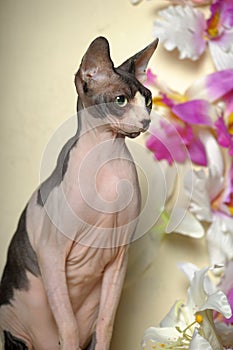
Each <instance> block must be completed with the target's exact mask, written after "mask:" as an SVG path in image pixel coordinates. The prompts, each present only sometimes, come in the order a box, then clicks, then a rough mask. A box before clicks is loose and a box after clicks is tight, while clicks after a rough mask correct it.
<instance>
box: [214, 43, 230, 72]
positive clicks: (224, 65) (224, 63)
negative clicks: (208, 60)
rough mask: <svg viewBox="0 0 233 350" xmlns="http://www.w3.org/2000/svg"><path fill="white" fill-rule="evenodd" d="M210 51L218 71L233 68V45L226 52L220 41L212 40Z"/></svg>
mask: <svg viewBox="0 0 233 350" xmlns="http://www.w3.org/2000/svg"><path fill="white" fill-rule="evenodd" d="M232 40H233V39H232ZM209 50H210V53H211V57H212V60H213V62H214V65H215V67H216V69H217V70H221V69H229V68H231V69H232V68H233V45H231V47H230V48H229V50H228V51H226V50H224V48H222V47H221V46H220V45H219V42H218V41H215V40H211V41H209Z"/></svg>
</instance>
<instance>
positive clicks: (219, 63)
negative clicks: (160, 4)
mask: <svg viewBox="0 0 233 350" xmlns="http://www.w3.org/2000/svg"><path fill="white" fill-rule="evenodd" d="M174 3H179V4H181V3H183V4H184V3H185V1H182V2H180V1H175V2H174ZM186 3H188V2H186ZM193 3H194V1H193ZM198 3H200V2H199V1H195V4H196V5H198ZM189 5H190V2H189V4H188V5H186V6H181V5H178V6H170V7H168V8H167V9H165V10H162V11H160V12H159V15H160V17H161V18H159V19H156V20H155V22H154V34H155V35H156V37H159V38H160V40H161V42H163V43H164V46H165V48H166V49H167V50H169V51H170V50H173V49H175V48H177V49H178V51H179V57H180V59H184V58H189V59H192V60H197V59H198V58H199V57H200V56H201V55H202V54H203V52H204V51H205V49H206V47H207V45H209V49H210V53H211V56H212V59H213V62H214V64H215V66H216V68H217V69H218V70H220V69H226V68H233V44H232V39H233V28H232V9H233V3H232V1H222V0H215V1H213V3H212V5H211V6H210V17H209V18H208V19H206V18H205V16H204V13H203V12H202V11H200V10H198V9H196V8H193V7H192V6H189Z"/></svg>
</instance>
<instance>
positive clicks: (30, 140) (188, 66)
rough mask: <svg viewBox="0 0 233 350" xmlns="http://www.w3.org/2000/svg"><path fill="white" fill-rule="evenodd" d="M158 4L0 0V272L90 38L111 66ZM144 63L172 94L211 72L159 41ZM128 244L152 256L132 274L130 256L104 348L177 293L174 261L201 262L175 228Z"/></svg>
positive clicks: (126, 338)
mask: <svg viewBox="0 0 233 350" xmlns="http://www.w3.org/2000/svg"><path fill="white" fill-rule="evenodd" d="M166 5H167V2H166V1H159V0H156V1H155V0H154V1H144V2H142V3H141V4H140V5H139V6H132V5H131V4H130V1H129V0H117V1H110V0H99V1H97V0H92V1H87V0H86V1H81V0H67V1H64V0H40V1H36V0H20V1H18V0H1V1H0V63H1V64H0V82H1V84H0V92H1V95H0V96H1V104H0V109H1V114H0V118H1V119H0V122H1V128H0V143H1V147H0V157H1V174H0V176H1V178H0V189H1V203H2V204H1V212H0V223H1V224H0V225H1V229H0V269H1V270H2V268H3V265H4V262H5V257H6V250H7V246H8V244H9V241H10V238H11V236H12V234H13V232H14V230H15V228H16V225H17V221H18V218H19V215H20V213H21V211H22V210H23V208H24V206H25V204H26V202H27V201H28V199H29V197H30V195H31V193H32V191H33V190H34V189H35V188H36V187H37V186H38V184H39V171H40V161H41V158H42V155H43V150H44V148H45V147H46V145H47V143H48V141H49V139H50V138H51V136H52V135H53V133H54V131H55V130H56V128H57V127H58V126H59V125H60V124H61V123H62V122H63V121H64V120H66V119H67V118H69V117H70V116H73V115H74V114H75V110H76V91H75V87H74V84H73V78H74V73H75V72H76V71H77V69H78V66H79V63H80V60H81V58H82V55H83V54H84V52H85V50H86V48H87V47H88V45H89V43H90V42H91V41H92V39H94V38H95V37H96V36H99V35H104V36H106V37H107V38H108V39H109V41H110V45H111V54H112V58H113V61H114V62H115V64H116V65H118V64H120V63H121V62H122V61H124V60H125V59H126V58H128V57H129V56H131V55H133V54H134V53H136V52H137V51H139V50H140V49H142V48H144V47H145V46H146V45H147V44H148V43H150V42H151V41H152V40H153V37H152V26H153V19H154V17H155V14H156V11H157V10H158V9H160V8H162V7H163V6H166ZM150 66H151V67H153V70H154V71H155V72H156V73H158V74H159V76H160V77H161V78H163V79H164V80H166V81H167V82H168V84H170V86H171V87H173V88H174V89H176V90H179V91H181V92H182V91H183V90H184V89H185V88H186V87H187V86H188V85H189V84H190V83H191V82H192V81H193V80H194V79H196V78H198V77H200V76H202V75H203V74H204V73H210V72H212V71H213V67H212V64H211V60H210V57H209V55H208V53H207V54H205V56H204V57H203V58H202V59H201V60H200V61H199V62H198V63H193V62H189V61H179V60H178V56H177V54H176V53H168V52H166V51H165V50H164V49H163V48H162V45H160V46H159V48H158V49H157V52H156V54H155V55H154V57H153V59H152V60H151V62H150ZM155 186H156V184H155ZM155 196H156V191H155ZM151 215H153V213H151ZM147 248H148V249H149V250H147ZM137 249H139V250H141V253H142V258H143V259H144V258H145V259H146V258H147V257H148V256H149V257H151V255H152V256H154V262H153V265H152V266H151V267H150V268H149V269H148V270H147V271H146V273H145V274H144V275H143V277H142V276H140V275H137V278H136V279H133V280H132V275H133V273H134V272H135V273H137V271H138V270H139V269H140V264H139V265H134V264H132V263H131V270H130V281H129V279H127V281H126V286H125V288H124V290H123V293H122V299H121V303H120V305H119V309H118V313H117V318H116V322H115V329H114V336H113V341H112V346H111V350H119V349H121V350H139V349H140V340H141V337H142V334H143V331H144V329H145V328H146V327H148V326H150V325H156V324H157V323H158V322H159V321H160V320H161V319H162V317H163V316H164V315H165V313H166V312H167V311H168V310H169V308H170V307H171V305H172V304H173V302H174V301H175V300H176V299H177V298H181V297H183V296H184V295H185V293H184V292H185V288H186V285H187V284H186V283H187V281H186V279H185V278H184V276H183V275H182V274H181V273H180V272H179V271H178V269H177V266H176V264H177V262H178V261H192V262H193V263H196V264H197V265H199V266H203V264H206V262H207V258H206V247H205V245H204V242H203V240H202V241H200V240H199V241H196V240H192V239H189V238H186V237H181V236H178V235H172V236H169V237H167V238H166V239H165V240H164V241H163V242H162V245H161V246H160V248H159V249H158V248H157V247H156V244H155V246H154V247H153V246H152V245H151V244H150V246H149V247H146V243H145V239H144V240H140V241H138V242H137ZM132 266H135V270H136V271H133V270H132ZM127 282H128V283H127Z"/></svg>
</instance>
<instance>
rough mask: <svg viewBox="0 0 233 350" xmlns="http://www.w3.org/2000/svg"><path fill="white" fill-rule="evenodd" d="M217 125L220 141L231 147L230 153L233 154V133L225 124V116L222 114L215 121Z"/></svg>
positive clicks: (223, 145) (225, 146) (222, 144)
mask: <svg viewBox="0 0 233 350" xmlns="http://www.w3.org/2000/svg"><path fill="white" fill-rule="evenodd" d="M214 125H215V127H216V130H217V140H218V143H219V144H220V145H221V146H222V147H224V148H228V149H229V154H230V155H231V156H233V135H232V134H230V133H229V130H228V128H227V126H226V124H225V121H224V118H223V117H222V116H221V117H219V118H218V120H217V121H216V122H215V124H214Z"/></svg>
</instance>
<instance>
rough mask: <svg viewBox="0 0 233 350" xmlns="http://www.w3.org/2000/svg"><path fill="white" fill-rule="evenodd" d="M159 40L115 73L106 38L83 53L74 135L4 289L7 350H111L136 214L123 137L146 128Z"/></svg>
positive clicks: (134, 183) (20, 237)
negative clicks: (149, 74) (150, 69)
mask: <svg viewBox="0 0 233 350" xmlns="http://www.w3.org/2000/svg"><path fill="white" fill-rule="evenodd" d="M157 43H158V40H155V41H154V42H152V43H151V44H150V45H149V46H147V47H146V48H145V49H144V50H142V51H140V52H139V53H137V54H136V55H134V56H133V57H131V58H130V59H128V60H127V61H125V62H124V63H123V64H122V65H120V66H119V67H118V68H115V67H114V66H113V62H112V60H111V58H110V52H109V44H108V41H107V40H106V39H105V38H103V37H98V38H97V39H95V40H94V41H93V42H92V43H91V45H90V46H89V48H88V50H87V52H86V54H85V55H84V57H83V59H82V62H81V65H80V68H79V70H78V72H77V73H76V75H75V85H76V89H77V93H78V130H77V132H76V134H75V135H74V136H73V137H72V138H71V139H70V140H69V141H68V142H67V143H66V144H65V146H64V147H63V149H62V151H61V153H60V155H59V157H58V160H57V165H56V167H55V169H54V171H53V173H52V174H51V175H50V177H49V178H48V179H47V180H45V181H44V182H43V183H42V184H41V185H40V186H39V188H38V189H37V190H36V191H35V192H34V193H33V194H32V197H31V198H30V200H29V202H28V203H27V205H26V208H25V209H24V211H23V213H22V215H21V218H20V220H19V223H18V228H17V230H16V233H15V234H14V236H13V238H12V240H11V243H10V246H9V249H8V255H7V262H6V265H5V269H4V271H3V275H2V280H1V284H0V333H1V338H2V340H3V344H4V347H5V349H7V350H9V349H30V350H32V349H33V350H59V349H62V350H81V349H82V350H83V349H86V350H87V349H90V350H94V349H95V350H108V349H109V347H110V341H111V336H112V331H113V323H114V317H115V313H116V310H117V306H118V302H119V299H120V294H121V290H122V285H123V281H124V277H125V272H126V266H127V251H128V247H129V243H130V242H131V241H132V239H133V234H134V232H135V228H136V225H137V221H138V216H139V214H140V198H141V197H140V189H139V184H138V177H137V172H136V168H135V165H134V162H133V159H132V157H131V155H130V153H129V151H128V148H127V145H126V143H125V138H126V137H127V136H128V137H131V138H134V137H136V136H138V135H139V134H140V133H141V132H144V131H146V130H147V129H148V126H149V123H150V111H151V108H152V98H151V92H150V91H149V90H148V89H147V88H146V87H144V86H143V82H144V81H145V78H146V67H147V64H148V62H149V60H150V58H151V56H152V55H153V53H154V51H155V49H156V47H157Z"/></svg>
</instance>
